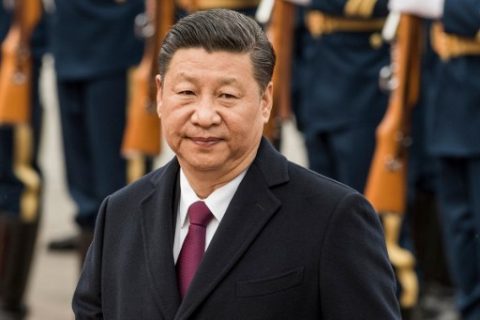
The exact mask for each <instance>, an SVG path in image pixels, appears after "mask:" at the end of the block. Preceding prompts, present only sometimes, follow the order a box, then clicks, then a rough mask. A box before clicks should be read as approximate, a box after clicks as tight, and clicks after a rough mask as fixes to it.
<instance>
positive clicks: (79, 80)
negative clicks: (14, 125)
mask: <svg viewBox="0 0 480 320" xmlns="http://www.w3.org/2000/svg"><path fill="white" fill-rule="evenodd" d="M143 8H144V1H143V0H56V1H55V12H54V13H53V15H52V30H51V31H52V52H53V55H54V59H55V70H56V74H57V87H58V99H59V105H60V115H61V125H62V135H63V148H64V153H65V164H66V176H67V182H68V188H69V192H70V195H71V196H72V198H73V200H74V202H75V204H76V205H77V210H78V211H77V213H76V215H75V221H76V223H77V224H78V226H79V228H80V230H81V237H80V242H79V252H80V257H81V258H82V257H83V254H84V251H85V250H86V247H88V245H89V243H90V240H91V232H92V230H93V227H94V223H95V218H96V215H97V211H98V208H99V206H100V202H101V200H102V199H103V198H104V197H105V196H106V195H108V194H109V193H111V192H113V191H114V190H116V189H118V188H120V187H122V186H124V185H125V184H126V182H127V178H126V161H125V160H124V159H123V158H122V156H121V153H120V149H121V144H122V137H123V133H124V127H125V121H126V119H125V118H126V105H127V91H128V90H127V70H128V69H129V68H130V67H131V66H133V65H135V64H136V63H138V62H139V59H140V57H141V54H142V48H143V46H142V43H141V41H139V40H138V39H136V38H135V36H134V29H135V28H134V19H135V17H136V16H137V15H138V14H139V13H141V12H143Z"/></svg>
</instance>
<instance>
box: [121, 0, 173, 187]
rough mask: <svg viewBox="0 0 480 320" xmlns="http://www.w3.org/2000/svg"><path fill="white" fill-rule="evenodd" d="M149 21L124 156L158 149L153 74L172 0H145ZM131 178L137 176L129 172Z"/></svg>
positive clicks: (170, 19)
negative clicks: (149, 16) (149, 14)
mask: <svg viewBox="0 0 480 320" xmlns="http://www.w3.org/2000/svg"><path fill="white" fill-rule="evenodd" d="M146 4H147V13H148V12H149V11H150V12H151V16H152V17H151V19H150V20H151V21H150V23H148V24H146V26H145V27H144V28H143V34H144V36H145V38H146V43H145V51H144V54H143V58H142V60H141V62H140V64H139V65H138V66H137V67H136V69H135V70H134V71H133V73H132V78H131V81H132V84H131V98H130V103H129V106H128V119H127V125H126V129H125V133H124V137H123V144H122V154H123V155H124V156H125V157H127V158H130V159H132V158H138V157H140V156H141V155H147V156H156V155H158V154H159V153H160V150H161V137H160V119H159V118H158V116H157V113H156V92H157V90H156V86H155V76H156V74H157V73H158V70H157V69H158V61H157V60H158V53H159V51H160V46H161V41H162V40H163V37H164V36H165V35H166V33H167V31H168V29H169V28H170V27H171V25H172V24H173V19H174V10H175V7H174V2H173V0H147V2H146ZM132 175H133V176H131V178H129V180H130V181H132V180H134V179H135V178H137V177H138V174H135V173H132Z"/></svg>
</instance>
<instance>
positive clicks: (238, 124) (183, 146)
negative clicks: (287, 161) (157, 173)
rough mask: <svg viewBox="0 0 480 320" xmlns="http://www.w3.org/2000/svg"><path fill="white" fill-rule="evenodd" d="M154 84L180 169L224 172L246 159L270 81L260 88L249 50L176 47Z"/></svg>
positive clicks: (266, 107) (265, 114)
mask: <svg viewBox="0 0 480 320" xmlns="http://www.w3.org/2000/svg"><path fill="white" fill-rule="evenodd" d="M157 88H158V93H157V103H158V106H157V111H158V113H159V116H160V118H161V120H162V130H163V135H164V137H165V138H166V140H167V142H168V144H169V146H170V147H171V148H172V150H173V151H174V152H175V153H176V155H177V157H178V160H179V162H180V165H181V166H182V168H184V170H189V171H191V172H205V173H207V172H212V171H213V172H215V173H217V174H227V175H228V173H229V172H238V170H239V169H241V170H244V169H245V168H246V167H247V166H248V165H249V164H250V162H251V161H252V160H253V158H254V156H255V154H256V151H257V148H258V145H259V142H260V138H261V135H262V132H263V126H264V124H265V123H266V122H267V121H268V118H269V116H270V110H271V106H272V84H271V83H270V84H269V85H268V87H267V89H266V90H265V91H264V92H261V90H260V87H259V85H258V83H257V82H256V80H255V78H254V77H253V66H252V63H251V61H250V55H249V54H239V53H230V52H225V51H218V52H212V53H208V52H207V51H205V50H204V49H201V48H191V49H180V50H178V51H177V52H176V53H175V54H174V56H173V58H172V60H171V61H170V65H169V68H168V71H167V73H166V74H165V76H164V78H163V79H160V77H159V76H158V77H157Z"/></svg>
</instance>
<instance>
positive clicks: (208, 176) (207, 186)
mask: <svg viewBox="0 0 480 320" xmlns="http://www.w3.org/2000/svg"><path fill="white" fill-rule="evenodd" d="M255 155H256V154H253V155H251V156H249V157H248V158H245V159H243V161H242V162H241V163H239V164H238V165H237V166H235V167H234V168H232V169H230V170H228V171H223V170H212V171H198V170H195V169H191V168H189V167H188V166H182V165H181V164H180V165H181V166H182V170H183V172H184V173H185V176H186V178H187V179H188V182H189V183H190V185H191V187H192V189H193V191H195V193H196V194H197V196H198V197H199V198H200V199H205V198H207V197H208V196H209V195H210V194H211V193H212V192H213V191H215V190H216V189H218V188H220V187H222V186H224V185H226V184H227V183H229V182H230V181H232V180H233V179H235V178H236V177H237V176H238V175H239V174H241V173H242V172H243V171H245V170H246V169H247V168H248V167H249V166H250V164H251V163H252V162H253V159H254V158H255Z"/></svg>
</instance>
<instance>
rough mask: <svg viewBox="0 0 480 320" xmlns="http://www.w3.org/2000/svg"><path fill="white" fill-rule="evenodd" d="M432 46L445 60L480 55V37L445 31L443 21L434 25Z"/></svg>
mask: <svg viewBox="0 0 480 320" xmlns="http://www.w3.org/2000/svg"><path fill="white" fill-rule="evenodd" d="M432 47H433V49H434V50H435V52H436V53H437V54H438V55H439V56H440V58H441V59H443V60H448V59H451V58H456V57H462V56H471V55H474V56H478V55H480V37H478V36H477V37H476V38H467V37H460V36H456V35H453V34H449V33H446V32H445V31H443V27H442V25H441V23H435V24H434V25H433V27H432Z"/></svg>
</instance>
